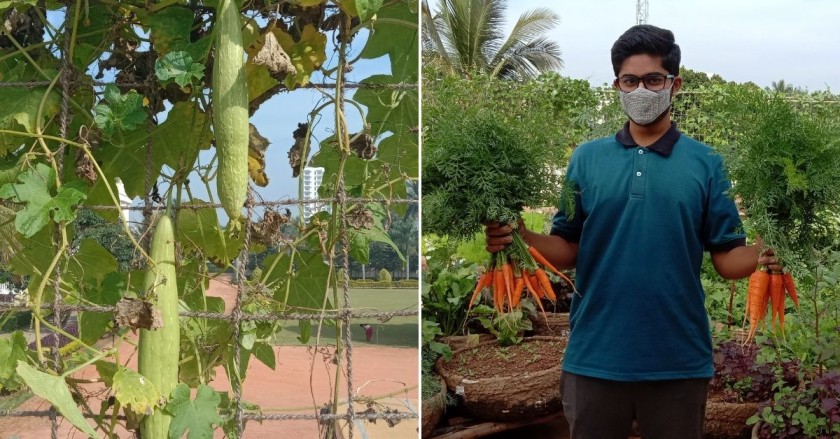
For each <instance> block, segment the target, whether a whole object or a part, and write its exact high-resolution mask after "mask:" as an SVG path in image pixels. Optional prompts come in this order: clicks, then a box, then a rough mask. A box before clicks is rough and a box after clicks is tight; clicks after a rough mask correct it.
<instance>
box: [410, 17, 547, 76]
mask: <svg viewBox="0 0 840 439" xmlns="http://www.w3.org/2000/svg"><path fill="white" fill-rule="evenodd" d="M506 8H507V2H506V1H505V0H439V3H438V12H437V13H436V14H435V15H432V11H431V8H429V4H428V1H427V0H423V7H422V13H423V50H424V51H425V52H427V53H429V54H430V55H431V56H433V57H434V58H437V59H438V60H440V61H441V62H442V63H443V65H444V66H445V69H446V70H448V71H449V73H450V74H457V75H465V76H468V75H470V74H472V73H474V72H477V73H485V74H489V75H491V76H493V77H497V78H502V79H512V80H524V79H530V78H534V77H537V76H539V75H540V74H541V73H544V72H548V71H557V70H559V69H560V68H562V67H563V60H562V58H561V57H560V55H561V54H560V47H559V46H558V44H557V43H556V42H554V41H551V40H549V39H548V38H546V36H545V34H546V33H547V32H548V31H550V30H551V29H553V28H554V27H555V26H557V24H558V23H559V22H560V17H559V16H558V15H557V14H555V13H554V12H552V11H551V10H549V9H547V8H536V9H533V10H530V11H526V12H525V13H523V14H522V16H520V17H519V20H518V21H517V22H516V24H515V25H514V27H513V30H511V32H510V35H507V36H505V34H504V32H503V25H504V15H505V10H506Z"/></svg>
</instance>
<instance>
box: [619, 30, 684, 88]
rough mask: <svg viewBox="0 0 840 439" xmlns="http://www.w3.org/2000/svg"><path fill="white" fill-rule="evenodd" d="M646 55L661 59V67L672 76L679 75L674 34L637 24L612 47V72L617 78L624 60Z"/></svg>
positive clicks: (678, 48)
mask: <svg viewBox="0 0 840 439" xmlns="http://www.w3.org/2000/svg"><path fill="white" fill-rule="evenodd" d="M640 54H647V55H653V56H658V57H660V58H662V67H664V68H665V70H667V71H668V73H670V74H672V75H679V74H680V46H678V45H677V43H675V42H674V33H673V32H671V31H669V30H668V29H662V28H659V27H656V26H651V25H649V24H639V25H636V26H633V27H631V28H630V29H627V31H626V32H624V33H623V34H622V35H621V36H620V37H618V39H617V40H616V41H615V44H613V46H612V50H611V51H610V55H611V57H612V65H613V71H614V72H615V75H616V76H618V72H619V71H620V70H621V65H622V64H624V60H626V59H627V58H629V57H631V56H633V55H640Z"/></svg>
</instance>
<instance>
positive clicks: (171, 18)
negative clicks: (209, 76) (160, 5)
mask: <svg viewBox="0 0 840 439" xmlns="http://www.w3.org/2000/svg"><path fill="white" fill-rule="evenodd" d="M194 19H195V16H194V14H193V11H191V10H190V9H189V8H187V7H184V6H178V5H175V6H170V7H168V8H164V9H162V10H160V11H156V12H154V13H153V14H150V15H148V16H143V17H140V21H141V22H142V23H144V24H148V26H149V27H150V28H151V37H152V43H153V44H154V46H155V50H157V52H158V53H160V54H162V55H165V54H168V53H170V52H172V51H178V50H186V47H187V46H189V45H190V31H191V28H192V25H193V20H194Z"/></svg>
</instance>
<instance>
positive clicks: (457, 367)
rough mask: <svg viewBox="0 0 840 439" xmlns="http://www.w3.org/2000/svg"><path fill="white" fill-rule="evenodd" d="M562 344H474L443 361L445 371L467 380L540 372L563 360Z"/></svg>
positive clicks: (548, 342)
mask: <svg viewBox="0 0 840 439" xmlns="http://www.w3.org/2000/svg"><path fill="white" fill-rule="evenodd" d="M564 348H565V343H561V342H559V341H545V340H528V339H526V340H524V341H523V342H522V343H519V344H516V345H513V346H506V347H501V348H495V349H487V347H486V346H477V347H474V348H471V349H467V350H464V351H461V352H460V353H459V354H458V355H457V356H455V357H454V358H453V359H452V361H449V362H443V364H442V367H443V369H444V370H446V371H450V372H455V373H457V374H458V375H463V376H464V377H465V378H467V379H471V380H476V379H482V378H499V377H505V376H510V374H511V371H516V373H517V375H519V374H527V373H536V372H542V371H544V370H547V369H551V368H553V367H557V365H558V364H560V363H561V362H562V361H563V352H564Z"/></svg>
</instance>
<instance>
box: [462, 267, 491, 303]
mask: <svg viewBox="0 0 840 439" xmlns="http://www.w3.org/2000/svg"><path fill="white" fill-rule="evenodd" d="M492 282H493V272H492V271H488V272H486V273H484V274H482V275H481V277H480V278H478V283H477V284H476V286H475V291H473V294H472V297H470V304H469V305H467V310H470V309H471V308H472V306H473V303H475V299H476V298H478V295H479V294H481V291H482V290H483V289H484V287H487V286H489V285H490V283H492Z"/></svg>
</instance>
